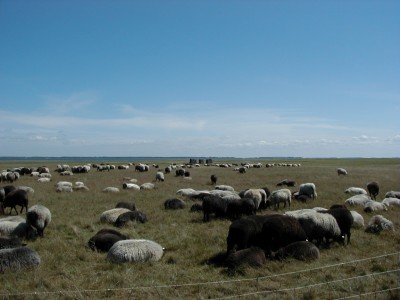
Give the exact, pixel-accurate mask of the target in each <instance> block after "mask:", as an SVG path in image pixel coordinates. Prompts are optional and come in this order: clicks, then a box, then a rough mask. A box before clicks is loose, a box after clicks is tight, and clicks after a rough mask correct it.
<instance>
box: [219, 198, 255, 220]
mask: <svg viewBox="0 0 400 300" xmlns="http://www.w3.org/2000/svg"><path fill="white" fill-rule="evenodd" d="M256 211H257V209H256V206H255V204H254V201H253V199H251V198H242V199H240V200H232V201H229V202H228V204H227V207H226V215H227V217H228V218H230V219H232V220H236V219H239V218H240V217H241V216H242V215H246V216H250V215H255V214H256Z"/></svg>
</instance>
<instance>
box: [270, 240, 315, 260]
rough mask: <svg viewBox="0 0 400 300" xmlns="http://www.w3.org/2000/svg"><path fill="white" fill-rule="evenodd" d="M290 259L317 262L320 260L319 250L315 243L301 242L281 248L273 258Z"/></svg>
mask: <svg viewBox="0 0 400 300" xmlns="http://www.w3.org/2000/svg"><path fill="white" fill-rule="evenodd" d="M290 257H292V258H295V259H298V260H316V259H318V258H319V250H318V248H317V247H316V246H315V245H314V244H313V243H310V242H308V241H300V242H295V243H291V244H289V245H287V246H286V247H283V248H280V249H279V250H278V251H277V252H275V253H274V254H273V258H274V259H278V260H284V259H286V258H290Z"/></svg>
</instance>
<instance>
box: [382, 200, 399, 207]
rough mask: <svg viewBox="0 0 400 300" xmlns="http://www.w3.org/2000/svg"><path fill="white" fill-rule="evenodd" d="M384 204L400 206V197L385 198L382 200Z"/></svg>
mask: <svg viewBox="0 0 400 300" xmlns="http://www.w3.org/2000/svg"><path fill="white" fill-rule="evenodd" d="M382 204H383V205H385V206H387V207H389V206H397V207H400V199H399V198H385V199H383V200H382Z"/></svg>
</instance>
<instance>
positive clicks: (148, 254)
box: [107, 240, 164, 263]
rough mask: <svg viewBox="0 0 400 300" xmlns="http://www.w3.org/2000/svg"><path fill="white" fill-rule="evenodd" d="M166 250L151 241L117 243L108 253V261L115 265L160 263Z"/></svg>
mask: <svg viewBox="0 0 400 300" xmlns="http://www.w3.org/2000/svg"><path fill="white" fill-rule="evenodd" d="M163 253H164V249H163V248H162V247H161V246H160V245H159V244H157V243H156V242H153V241H149V240H124V241H119V242H116V243H115V244H114V245H113V246H112V247H111V249H110V250H109V251H108V254H107V259H108V260H109V261H111V262H113V263H125V262H147V261H159V260H160V259H161V257H162V256H163Z"/></svg>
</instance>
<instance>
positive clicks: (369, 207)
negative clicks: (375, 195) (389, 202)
mask: <svg viewBox="0 0 400 300" xmlns="http://www.w3.org/2000/svg"><path fill="white" fill-rule="evenodd" d="M382 210H383V211H386V210H387V206H386V205H385V204H384V203H381V202H378V201H374V200H369V201H367V202H365V204H364V211H365V212H374V211H382Z"/></svg>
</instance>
